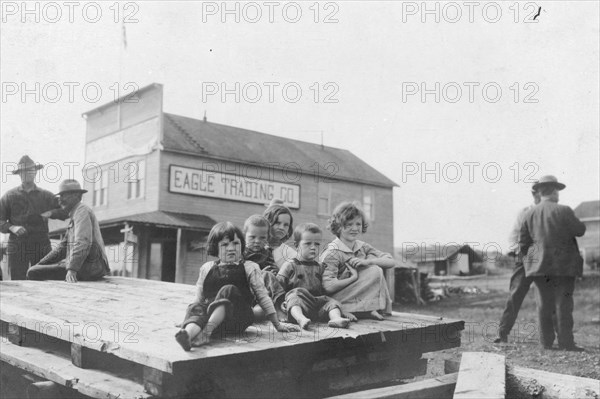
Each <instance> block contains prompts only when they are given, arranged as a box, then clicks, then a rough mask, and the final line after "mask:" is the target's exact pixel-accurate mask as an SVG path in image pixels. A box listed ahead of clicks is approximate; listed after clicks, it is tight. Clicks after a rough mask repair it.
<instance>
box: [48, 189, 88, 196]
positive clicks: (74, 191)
mask: <svg viewBox="0 0 600 399" xmlns="http://www.w3.org/2000/svg"><path fill="white" fill-rule="evenodd" d="M87 192H88V190H65V191H61V192H60V193H56V194H54V195H55V196H59V195H61V194H64V193H82V194H83V193H87Z"/></svg>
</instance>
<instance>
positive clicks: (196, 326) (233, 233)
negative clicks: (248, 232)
mask: <svg viewBox="0 0 600 399" xmlns="http://www.w3.org/2000/svg"><path fill="white" fill-rule="evenodd" d="M244 249H245V241H244V236H243V235H242V232H241V230H240V229H239V228H237V227H236V226H234V225H233V224H232V223H230V222H222V223H217V224H216V225H215V226H214V227H213V228H212V229H211V231H210V233H209V234H208V254H209V255H211V256H218V257H219V259H218V260H216V261H211V262H206V263H205V264H204V265H202V267H201V268H200V275H199V277H198V282H197V283H196V287H197V293H196V301H195V302H194V303H193V304H191V305H190V306H189V307H188V309H187V312H186V315H185V320H184V322H183V325H182V327H183V328H182V329H181V330H179V331H178V332H177V334H175V339H176V340H177V342H178V343H179V345H181V347H182V348H183V349H184V350H186V351H189V350H190V349H191V347H192V346H200V345H203V344H206V343H208V342H209V339H210V337H211V336H213V335H216V334H217V333H224V332H225V331H227V332H234V333H236V334H241V333H242V332H243V331H244V330H246V328H248V327H249V326H250V325H251V324H252V323H253V322H254V313H253V312H252V301H253V298H256V300H257V302H258V303H259V305H260V306H261V307H262V308H263V310H264V312H265V314H266V315H267V317H268V319H269V320H270V321H271V323H273V326H274V327H275V328H276V329H277V331H281V332H287V331H298V328H297V327H296V326H293V325H290V324H286V323H280V322H279V320H278V319H277V317H276V315H275V308H274V306H273V302H272V301H271V298H269V295H268V294H267V290H266V289H265V286H264V284H263V283H262V280H261V277H260V270H259V268H258V265H257V264H256V263H254V262H249V261H244V260H243V259H242V253H243V251H244Z"/></svg>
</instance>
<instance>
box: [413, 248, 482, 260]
mask: <svg viewBox="0 0 600 399" xmlns="http://www.w3.org/2000/svg"><path fill="white" fill-rule="evenodd" d="M459 253H461V254H468V253H470V254H472V255H473V260H474V261H475V262H479V261H481V260H482V257H481V255H480V254H478V253H477V251H475V250H473V249H472V248H471V247H470V246H469V245H466V244H465V245H460V244H446V245H442V244H436V245H428V246H420V247H419V248H417V249H416V251H407V253H406V254H405V255H404V256H406V257H407V258H408V259H410V260H411V261H412V262H415V263H423V262H437V261H442V260H446V259H453V258H454V257H456V256H457V255H458V254H459Z"/></svg>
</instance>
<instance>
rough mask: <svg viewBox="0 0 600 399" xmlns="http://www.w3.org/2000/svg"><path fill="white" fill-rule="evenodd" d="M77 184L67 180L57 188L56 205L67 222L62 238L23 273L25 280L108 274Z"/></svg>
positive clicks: (91, 216) (96, 226)
mask: <svg viewBox="0 0 600 399" xmlns="http://www.w3.org/2000/svg"><path fill="white" fill-rule="evenodd" d="M85 192H87V190H82V189H81V186H80V185H79V182H77V180H72V179H67V180H64V181H63V182H62V183H60V186H59V192H58V194H57V195H58V196H59V203H60V206H61V208H62V209H63V210H64V211H65V212H67V213H68V215H69V217H70V218H71V222H70V223H69V227H68V228H67V233H66V234H65V237H64V238H63V240H62V241H61V242H60V245H59V246H57V247H56V248H54V249H53V250H52V252H50V253H49V254H48V255H46V256H45V257H44V258H43V259H42V260H41V261H40V262H39V263H38V264H37V265H35V266H33V267H31V268H30V269H29V271H28V272H27V278H28V279H29V280H66V281H67V282H69V283H76V282H77V281H78V280H87V281H90V280H98V279H101V278H102V277H103V276H105V275H106V274H109V273H110V268H109V266H108V258H107V257H106V252H105V249H104V240H103V239H102V234H101V233H100V225H99V224H98V220H97V219H96V215H94V212H93V211H92V210H91V209H90V208H89V207H88V206H87V205H85V204H84V203H82V202H81V198H82V196H83V193H85Z"/></svg>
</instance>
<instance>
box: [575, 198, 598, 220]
mask: <svg viewBox="0 0 600 399" xmlns="http://www.w3.org/2000/svg"><path fill="white" fill-rule="evenodd" d="M575 216H577V217H578V218H579V219H588V220H589V219H590V218H592V219H599V218H600V200H596V201H586V202H582V203H581V204H579V205H577V208H575Z"/></svg>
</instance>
